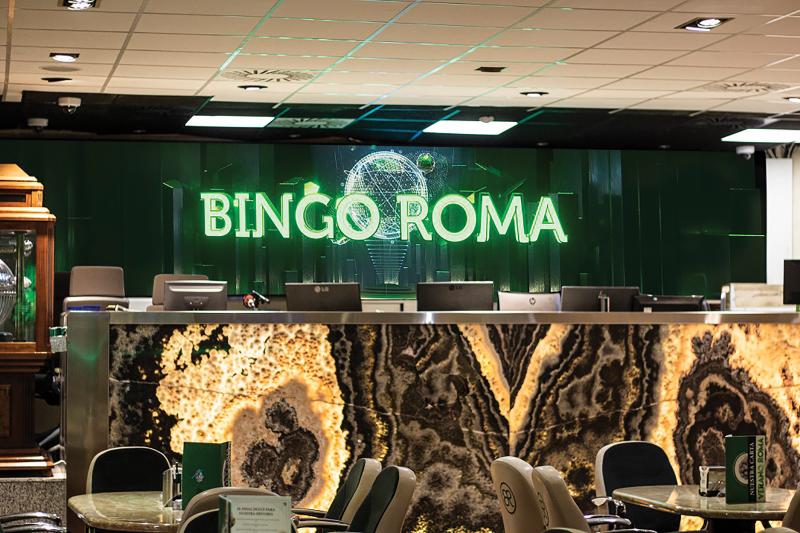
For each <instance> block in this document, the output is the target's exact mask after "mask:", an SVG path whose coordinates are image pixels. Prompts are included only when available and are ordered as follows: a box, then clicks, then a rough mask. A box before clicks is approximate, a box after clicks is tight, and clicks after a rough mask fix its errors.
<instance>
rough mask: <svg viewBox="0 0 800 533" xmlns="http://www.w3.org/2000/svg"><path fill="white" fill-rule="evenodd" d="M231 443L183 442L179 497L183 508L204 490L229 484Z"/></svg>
mask: <svg viewBox="0 0 800 533" xmlns="http://www.w3.org/2000/svg"><path fill="white" fill-rule="evenodd" d="M230 472H231V443H230V442H219V443H207V442H185V443H184V444H183V476H182V478H181V499H182V501H183V506H184V509H185V508H186V505H188V503H189V502H190V501H191V499H192V498H193V497H194V496H195V495H197V494H199V493H201V492H203V491H204V490H208V489H213V488H216V487H227V486H230V479H231V476H230Z"/></svg>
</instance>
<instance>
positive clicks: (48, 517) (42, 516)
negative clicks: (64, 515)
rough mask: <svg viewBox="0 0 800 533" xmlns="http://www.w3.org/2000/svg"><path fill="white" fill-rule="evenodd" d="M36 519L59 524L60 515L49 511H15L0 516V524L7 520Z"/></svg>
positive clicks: (6, 522)
mask: <svg viewBox="0 0 800 533" xmlns="http://www.w3.org/2000/svg"><path fill="white" fill-rule="evenodd" d="M31 520H33V521H36V522H51V523H53V524H60V523H61V517H59V516H58V515H54V514H50V513H39V512H33V513H17V514H7V515H3V516H0V524H8V523H9V522H22V521H31Z"/></svg>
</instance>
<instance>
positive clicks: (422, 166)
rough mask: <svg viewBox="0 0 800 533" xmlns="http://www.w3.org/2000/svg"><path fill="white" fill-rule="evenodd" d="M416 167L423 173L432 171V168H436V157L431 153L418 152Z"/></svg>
mask: <svg viewBox="0 0 800 533" xmlns="http://www.w3.org/2000/svg"><path fill="white" fill-rule="evenodd" d="M417 168H418V169H419V170H420V172H422V173H423V174H428V173H430V172H433V169H435V168H436V158H434V157H433V154H431V153H428V152H426V153H424V154H419V156H418V157H417Z"/></svg>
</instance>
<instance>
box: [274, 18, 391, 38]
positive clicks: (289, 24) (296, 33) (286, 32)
mask: <svg viewBox="0 0 800 533" xmlns="http://www.w3.org/2000/svg"><path fill="white" fill-rule="evenodd" d="M381 26H382V24H381V23H380V22H343V21H332V20H295V19H285V18H271V19H269V20H267V22H266V23H264V25H263V26H261V29H259V31H258V35H259V36H272V37H300V38H303V37H314V38H318V39H355V40H364V39H366V38H367V37H369V36H370V35H372V34H373V33H374V32H375V31H376V30H377V29H378V28H380V27H381Z"/></svg>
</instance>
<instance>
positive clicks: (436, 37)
mask: <svg viewBox="0 0 800 533" xmlns="http://www.w3.org/2000/svg"><path fill="white" fill-rule="evenodd" d="M498 31H500V30H499V29H498V28H494V27H479V26H443V25H433V24H400V23H395V24H391V25H390V26H389V27H387V28H386V29H385V30H383V31H382V32H381V33H380V34H379V35H377V36H376V37H375V39H374V40H375V41H379V42H397V43H434V44H462V45H475V44H479V43H481V42H483V41H485V40H486V39H488V38H489V37H491V36H492V35H494V34H496V33H497V32H498Z"/></svg>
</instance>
